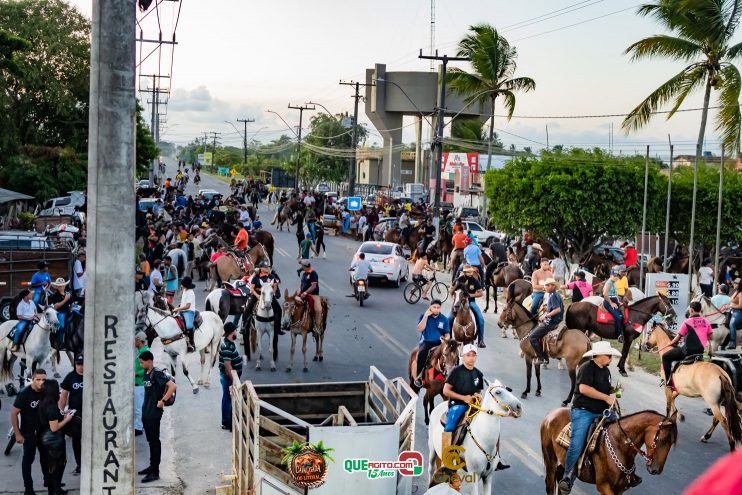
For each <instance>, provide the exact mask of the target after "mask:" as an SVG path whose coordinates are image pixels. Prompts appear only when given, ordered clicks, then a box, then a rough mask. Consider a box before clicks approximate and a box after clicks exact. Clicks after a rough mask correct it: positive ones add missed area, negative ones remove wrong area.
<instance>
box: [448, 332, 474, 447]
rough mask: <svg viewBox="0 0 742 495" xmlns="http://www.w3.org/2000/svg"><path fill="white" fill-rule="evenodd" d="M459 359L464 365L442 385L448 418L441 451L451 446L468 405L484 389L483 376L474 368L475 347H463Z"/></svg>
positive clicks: (459, 366)
mask: <svg viewBox="0 0 742 495" xmlns="http://www.w3.org/2000/svg"><path fill="white" fill-rule="evenodd" d="M461 357H462V359H463V361H464V364H460V365H458V366H457V367H455V368H454V369H453V371H452V372H451V373H450V374H449V375H448V378H446V384H445V385H443V396H444V397H445V398H447V399H448V417H447V420H446V427H445V428H444V429H443V440H442V444H441V449H442V450H441V451H443V450H445V449H446V447H449V446H450V445H451V435H452V433H453V432H454V431H455V430H456V426H457V425H458V424H459V421H460V420H461V418H462V417H463V416H464V414H466V411H467V410H468V409H469V403H470V402H471V401H472V398H473V397H474V396H475V395H477V396H478V395H479V392H481V391H482V389H484V375H482V372H481V371H479V370H478V369H477V368H475V367H474V365H475V364H476V362H477V348H476V346H474V345H473V344H467V345H465V346H464V348H463V350H462V352H461Z"/></svg>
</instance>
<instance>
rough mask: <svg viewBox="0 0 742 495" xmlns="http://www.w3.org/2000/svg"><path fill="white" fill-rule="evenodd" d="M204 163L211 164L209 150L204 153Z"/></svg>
mask: <svg viewBox="0 0 742 495" xmlns="http://www.w3.org/2000/svg"><path fill="white" fill-rule="evenodd" d="M204 165H206V166H207V167H208V166H210V165H211V151H207V152H206V153H204Z"/></svg>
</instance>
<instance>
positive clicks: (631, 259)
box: [626, 247, 639, 267]
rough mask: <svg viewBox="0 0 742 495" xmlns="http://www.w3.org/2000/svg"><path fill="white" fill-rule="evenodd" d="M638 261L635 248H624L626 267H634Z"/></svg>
mask: <svg viewBox="0 0 742 495" xmlns="http://www.w3.org/2000/svg"><path fill="white" fill-rule="evenodd" d="M638 260H639V254H638V253H637V251H636V248H633V247H629V248H626V266H627V267H628V266H636V262H637V261H638Z"/></svg>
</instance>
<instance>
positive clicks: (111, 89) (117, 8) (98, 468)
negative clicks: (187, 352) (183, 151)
mask: <svg viewBox="0 0 742 495" xmlns="http://www.w3.org/2000/svg"><path fill="white" fill-rule="evenodd" d="M135 14H136V1H135V0H124V1H122V0H94V1H93V12H92V16H91V19H92V35H91V50H90V120H89V135H88V184H87V193H88V196H87V201H88V220H87V226H88V244H87V255H88V265H87V267H88V268H87V272H86V273H87V286H86V294H85V301H86V308H87V310H86V311H85V327H86V328H88V329H91V330H93V331H89V332H85V349H86V352H85V376H84V380H85V389H84V392H83V404H84V406H83V408H84V411H85V412H84V420H83V422H82V460H81V468H82V473H81V476H80V493H96V494H125V495H132V494H134V493H135V487H134V473H135V471H136V466H135V465H134V442H133V441H132V439H133V434H132V430H133V425H132V420H133V418H134V401H133V400H132V397H133V395H134V382H133V381H132V376H134V348H133V346H132V343H131V331H132V329H133V328H134V312H135V305H134V297H133V294H132V292H131V280H132V277H133V276H134V264H133V263H132V260H134V238H133V237H132V236H131V234H130V233H131V232H133V231H134V209H135V201H136V200H135V196H134V189H133V188H132V187H131V184H133V182H134V169H135V141H136V124H135V119H136V97H135V93H134V92H135V68H136V58H135V57H136V43H135V25H136V17H135ZM127 184H128V185H129V187H124V186H126V185H127ZM111 226H114V228H111ZM113 253H115V256H112V254H113Z"/></svg>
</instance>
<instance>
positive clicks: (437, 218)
mask: <svg viewBox="0 0 742 495" xmlns="http://www.w3.org/2000/svg"><path fill="white" fill-rule="evenodd" d="M418 58H422V59H428V60H440V61H441V62H442V64H443V69H442V70H441V95H440V102H439V107H438V123H437V124H438V132H437V135H436V138H435V143H434V144H435V146H436V152H437V153H436V158H435V196H434V197H435V203H434V206H433V225H435V229H436V232H438V228H439V226H440V223H441V163H442V162H443V118H444V116H445V112H446V67H447V66H448V62H458V61H462V62H467V61H469V60H471V59H470V58H468V57H449V56H448V55H440V56H439V55H438V50H436V51H435V55H423V50H422V48H421V49H420V55H419V57H418Z"/></svg>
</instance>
